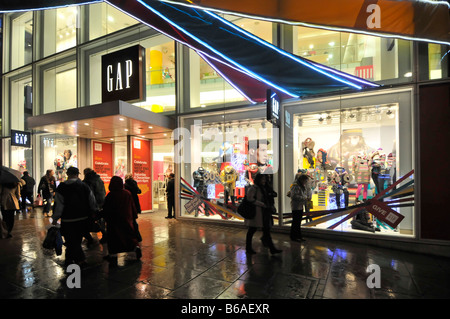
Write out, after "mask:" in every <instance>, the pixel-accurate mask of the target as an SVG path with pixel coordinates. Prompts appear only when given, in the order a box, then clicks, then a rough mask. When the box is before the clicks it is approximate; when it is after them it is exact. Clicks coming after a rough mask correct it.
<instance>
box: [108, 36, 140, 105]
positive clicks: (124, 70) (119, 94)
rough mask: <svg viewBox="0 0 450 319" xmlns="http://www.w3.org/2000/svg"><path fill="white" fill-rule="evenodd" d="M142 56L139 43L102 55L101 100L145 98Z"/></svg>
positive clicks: (136, 99) (135, 100) (128, 100)
mask: <svg viewBox="0 0 450 319" xmlns="http://www.w3.org/2000/svg"><path fill="white" fill-rule="evenodd" d="M144 58H145V49H144V48H143V47H142V46H140V45H135V46H132V47H129V48H126V49H123V50H119V51H115V52H112V53H109V54H106V55H104V56H102V102H109V101H117V100H122V101H126V102H130V103H131V102H139V101H143V100H145V69H144V68H145V63H144Z"/></svg>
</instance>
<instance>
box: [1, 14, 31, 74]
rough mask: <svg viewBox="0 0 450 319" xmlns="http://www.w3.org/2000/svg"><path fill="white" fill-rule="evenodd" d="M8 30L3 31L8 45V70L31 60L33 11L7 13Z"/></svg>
mask: <svg viewBox="0 0 450 319" xmlns="http://www.w3.org/2000/svg"><path fill="white" fill-rule="evenodd" d="M5 22H6V23H9V25H8V26H9V28H10V30H9V32H8V33H5V36H6V39H7V41H6V43H7V45H8V46H9V50H8V58H9V65H7V64H5V67H7V66H9V70H14V69H16V68H18V67H21V66H23V65H26V64H29V63H31V62H32V58H33V12H31V11H29V12H25V13H22V12H20V13H13V14H7V15H6V19H5Z"/></svg>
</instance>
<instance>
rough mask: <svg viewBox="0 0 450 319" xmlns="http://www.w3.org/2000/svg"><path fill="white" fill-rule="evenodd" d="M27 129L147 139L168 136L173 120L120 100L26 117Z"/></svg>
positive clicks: (89, 136)
mask: <svg viewBox="0 0 450 319" xmlns="http://www.w3.org/2000/svg"><path fill="white" fill-rule="evenodd" d="M27 123H28V128H29V129H34V130H36V131H41V132H48V133H55V134H62V135H68V136H78V137H81V138H90V139H96V140H105V141H111V140H114V141H116V140H117V139H123V138H126V136H128V135H131V136H139V137H143V138H148V139H162V138H168V137H170V134H171V133H172V130H174V129H175V127H176V121H175V120H174V119H172V118H170V117H168V116H165V115H162V114H157V113H153V112H150V111H147V110H144V109H142V108H140V107H137V106H134V105H132V104H128V103H126V102H123V101H113V102H107V103H101V104H96V105H92V106H85V107H80V108H76V109H70V110H65V111H59V112H53V113H48V114H43V115H37V116H32V117H29V118H28V120H27Z"/></svg>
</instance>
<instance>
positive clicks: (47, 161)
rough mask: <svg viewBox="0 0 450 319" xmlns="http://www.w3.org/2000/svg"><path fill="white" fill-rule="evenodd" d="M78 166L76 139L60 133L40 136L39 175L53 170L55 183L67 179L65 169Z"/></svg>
mask: <svg viewBox="0 0 450 319" xmlns="http://www.w3.org/2000/svg"><path fill="white" fill-rule="evenodd" d="M72 166H73V167H78V158H77V139H76V138H75V137H66V136H61V135H45V136H41V175H43V174H45V172H46V170H48V169H52V170H54V172H55V179H56V182H57V184H59V183H60V182H63V181H65V180H66V179H67V174H66V172H67V169H68V168H69V167H72Z"/></svg>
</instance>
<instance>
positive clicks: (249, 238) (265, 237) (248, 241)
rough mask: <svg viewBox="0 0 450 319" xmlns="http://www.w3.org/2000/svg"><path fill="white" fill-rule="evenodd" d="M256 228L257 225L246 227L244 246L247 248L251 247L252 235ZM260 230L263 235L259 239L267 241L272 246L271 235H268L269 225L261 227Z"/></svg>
mask: <svg viewBox="0 0 450 319" xmlns="http://www.w3.org/2000/svg"><path fill="white" fill-rule="evenodd" d="M257 230H258V228H257V227H249V228H248V231H247V237H246V246H247V248H251V246H252V240H253V235H254V234H255V233H256V231H257ZM262 231H263V236H262V237H261V240H262V241H263V242H265V243H267V244H268V245H270V246H272V245H273V243H272V236H271V235H270V228H269V227H263V229H262Z"/></svg>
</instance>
